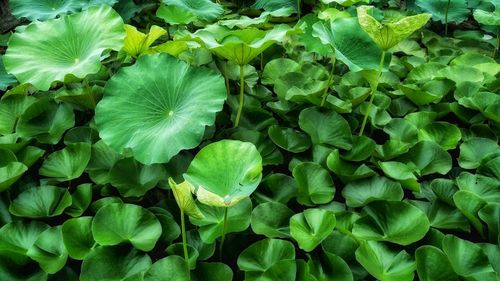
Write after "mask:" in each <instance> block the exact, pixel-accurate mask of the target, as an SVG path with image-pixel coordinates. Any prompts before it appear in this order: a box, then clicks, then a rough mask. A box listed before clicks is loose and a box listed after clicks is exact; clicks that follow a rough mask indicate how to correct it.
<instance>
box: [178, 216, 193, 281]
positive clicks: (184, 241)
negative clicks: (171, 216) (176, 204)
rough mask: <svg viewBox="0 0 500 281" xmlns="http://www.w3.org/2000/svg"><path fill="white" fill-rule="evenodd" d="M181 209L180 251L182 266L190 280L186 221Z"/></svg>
mask: <svg viewBox="0 0 500 281" xmlns="http://www.w3.org/2000/svg"><path fill="white" fill-rule="evenodd" d="M180 209H181V232H182V250H183V251H184V264H185V265H186V273H187V276H188V278H189V279H191V271H190V270H189V254H188V250H187V238H186V221H185V219H184V211H183V210H182V208H180Z"/></svg>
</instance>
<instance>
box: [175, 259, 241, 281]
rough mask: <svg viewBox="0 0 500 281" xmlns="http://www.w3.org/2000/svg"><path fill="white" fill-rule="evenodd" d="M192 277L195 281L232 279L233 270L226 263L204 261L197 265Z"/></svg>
mask: <svg viewBox="0 0 500 281" xmlns="http://www.w3.org/2000/svg"><path fill="white" fill-rule="evenodd" d="M191 278H192V279H193V281H231V280H233V271H232V270H231V268H230V267H229V266H227V265H226V264H224V263H220V262H202V263H199V264H198V265H197V266H196V270H195V271H194V272H193V274H192V276H191ZM172 281H174V280H172Z"/></svg>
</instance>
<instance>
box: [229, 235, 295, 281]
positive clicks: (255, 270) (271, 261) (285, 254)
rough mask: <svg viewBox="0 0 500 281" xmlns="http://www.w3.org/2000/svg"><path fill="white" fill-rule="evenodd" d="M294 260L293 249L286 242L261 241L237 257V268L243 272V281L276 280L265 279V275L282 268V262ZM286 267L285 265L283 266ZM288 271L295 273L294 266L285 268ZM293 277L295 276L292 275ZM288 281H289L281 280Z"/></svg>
mask: <svg viewBox="0 0 500 281" xmlns="http://www.w3.org/2000/svg"><path fill="white" fill-rule="evenodd" d="M288 260H290V261H292V262H293V261H294V260H295V247H294V246H293V244H292V243H291V242H289V241H286V240H280V239H269V238H267V239H263V240H260V241H258V242H255V243H253V244H252V245H250V246H249V247H248V248H246V249H245V250H243V251H242V252H241V253H240V255H239V256H238V267H239V268H240V269H241V270H243V271H245V276H246V278H245V280H259V278H258V277H260V276H261V278H262V280H276V279H266V278H265V277H264V276H266V273H267V274H269V273H268V272H270V271H274V270H276V268H278V267H281V266H283V263H280V262H282V261H288ZM285 266H286V265H285ZM286 267H287V268H288V269H289V270H290V271H292V272H293V271H295V267H294V266H291V267H289V266H286ZM293 275H295V274H293ZM283 280H289V279H283Z"/></svg>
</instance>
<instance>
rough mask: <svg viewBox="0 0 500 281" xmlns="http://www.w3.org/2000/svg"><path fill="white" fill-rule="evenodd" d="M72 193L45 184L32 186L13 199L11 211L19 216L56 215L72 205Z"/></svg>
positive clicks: (40, 216)
mask: <svg viewBox="0 0 500 281" xmlns="http://www.w3.org/2000/svg"><path fill="white" fill-rule="evenodd" d="M71 201H72V200H71V195H70V194H69V192H68V190H67V189H64V188H60V187H55V186H49V185H44V186H40V187H33V188H30V189H28V190H26V191H24V192H23V193H21V194H19V196H17V198H16V199H14V201H12V203H11V205H10V207H9V211H10V212H11V213H12V214H13V215H15V216H19V217H27V218H48V217H55V216H58V215H60V214H62V213H63V212H64V209H66V208H67V207H69V206H71Z"/></svg>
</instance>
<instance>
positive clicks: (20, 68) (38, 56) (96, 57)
mask: <svg viewBox="0 0 500 281" xmlns="http://www.w3.org/2000/svg"><path fill="white" fill-rule="evenodd" d="M54 30H58V31H59V32H54ZM95 34H99V36H95ZM124 36H125V32H124V30H123V21H122V19H121V18H120V16H119V15H118V14H117V13H116V12H115V11H114V10H113V9H111V8H110V7H109V6H106V5H102V6H96V7H90V8H89V9H87V10H85V11H83V12H81V13H77V14H74V15H69V16H64V17H61V18H58V19H53V20H48V21H45V22H33V23H31V24H30V25H28V27H26V29H25V30H24V31H23V32H19V33H14V34H13V35H12V36H11V37H10V39H9V45H8V48H7V53H6V54H5V56H4V58H3V59H4V64H5V68H6V69H7V71H8V72H9V73H12V74H14V75H15V76H16V78H17V80H19V81H20V82H21V83H31V84H33V86H35V87H36V88H38V89H40V90H44V91H46V90H48V89H49V88H50V84H51V83H52V82H53V81H64V77H65V76H66V75H67V74H72V75H74V76H76V77H79V78H83V77H85V76H86V75H87V74H92V73H97V72H98V71H99V69H100V68H101V63H100V59H101V53H102V52H103V51H104V50H106V49H112V50H119V49H120V48H121V47H122V45H123V38H124ZM40 68H42V69H43V71H41V72H40V71H39V70H40Z"/></svg>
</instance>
